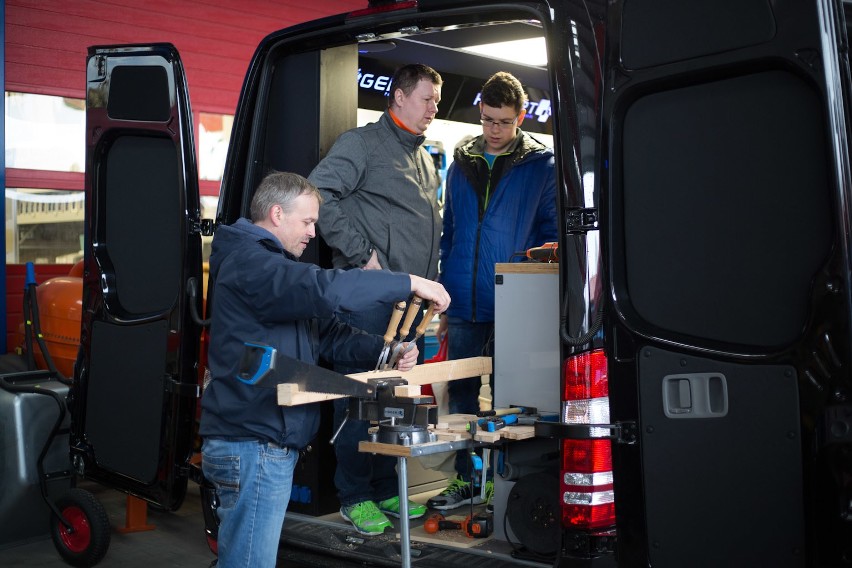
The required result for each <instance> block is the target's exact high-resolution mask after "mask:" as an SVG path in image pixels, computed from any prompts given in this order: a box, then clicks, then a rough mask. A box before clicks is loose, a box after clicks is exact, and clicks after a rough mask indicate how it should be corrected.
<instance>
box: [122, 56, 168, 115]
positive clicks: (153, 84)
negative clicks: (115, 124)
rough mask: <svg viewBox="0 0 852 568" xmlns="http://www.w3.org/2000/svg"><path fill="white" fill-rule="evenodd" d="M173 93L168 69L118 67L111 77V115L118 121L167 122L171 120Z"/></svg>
mask: <svg viewBox="0 0 852 568" xmlns="http://www.w3.org/2000/svg"><path fill="white" fill-rule="evenodd" d="M170 93H171V90H170V89H169V77H168V74H167V73H166V69H165V68H164V67H157V66H122V67H116V68H115V69H114V70H113V71H112V74H111V75H110V93H109V102H108V103H107V112H108V114H109V117H110V118H112V119H114V120H138V121H153V122H165V121H167V120H168V119H169V117H170V116H171V108H172V105H171V101H170V100H169V97H170Z"/></svg>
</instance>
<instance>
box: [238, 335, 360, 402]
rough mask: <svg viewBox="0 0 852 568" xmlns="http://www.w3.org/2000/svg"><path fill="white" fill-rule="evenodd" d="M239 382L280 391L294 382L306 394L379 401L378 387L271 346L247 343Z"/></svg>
mask: <svg viewBox="0 0 852 568" xmlns="http://www.w3.org/2000/svg"><path fill="white" fill-rule="evenodd" d="M236 378H237V380H239V381H241V382H243V383H245V384H247V385H252V386H255V387H260V388H270V389H274V388H277V387H278V385H279V384H281V383H293V384H295V385H298V386H299V390H300V391H302V392H317V393H326V394H340V395H344V396H356V397H359V398H375V396H376V388H375V386H373V385H371V384H369V383H365V382H362V381H359V380H358V379H353V378H351V377H347V376H346V375H341V374H340V373H336V372H334V371H330V370H328V369H325V368H323V367H320V366H318V365H312V364H310V363H305V362H304V361H300V360H298V359H295V358H293V357H288V356H287V355H282V354H281V353H278V350H277V349H275V348H274V347H272V346H270V345H264V344H262V343H251V342H246V343H245V349H244V350H243V356H242V358H241V360H240V367H239V370H238V373H237V377H236Z"/></svg>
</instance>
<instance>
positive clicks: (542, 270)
mask: <svg viewBox="0 0 852 568" xmlns="http://www.w3.org/2000/svg"><path fill="white" fill-rule="evenodd" d="M494 271H495V273H496V274H509V273H512V274H556V273H557V272H559V263H556V262H498V263H497V264H495V265H494Z"/></svg>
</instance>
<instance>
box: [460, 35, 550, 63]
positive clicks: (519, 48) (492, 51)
mask: <svg viewBox="0 0 852 568" xmlns="http://www.w3.org/2000/svg"><path fill="white" fill-rule="evenodd" d="M462 50H463V51H470V52H473V53H478V54H481V55H487V56H489V57H496V58H497V59H503V60H504V61H511V62H513V63H523V64H524V65H534V66H536V67H543V66H545V65H547V48H546V46H545V43H544V38H543V37H533V38H529V39H518V40H513V41H501V42H497V43H486V44H482V45H470V46H467V47H463V48H462Z"/></svg>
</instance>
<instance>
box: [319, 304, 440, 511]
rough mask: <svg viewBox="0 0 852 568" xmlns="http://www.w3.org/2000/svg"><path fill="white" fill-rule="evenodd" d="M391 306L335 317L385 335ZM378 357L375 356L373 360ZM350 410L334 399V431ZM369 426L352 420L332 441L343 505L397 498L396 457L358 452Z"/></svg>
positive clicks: (346, 369)
mask: <svg viewBox="0 0 852 568" xmlns="http://www.w3.org/2000/svg"><path fill="white" fill-rule="evenodd" d="M390 315H391V307H390V306H388V307H387V309H386V310H385V309H379V310H373V311H370V312H359V313H341V314H338V317H339V318H340V320H341V321H343V322H345V323H348V324H349V325H351V326H352V327H356V328H358V329H361V330H364V331H366V332H368V333H374V334H376V335H384V334H385V331H387V327H388V320H390ZM421 318H422V313H421V315H420V317H418V318H416V319H415V320H414V323H413V324H412V326H411V333H410V334H409V336H413V334H414V330H415V328H416V327H417V324H418V322H419V321H420V320H421ZM423 344H424V340H423V338H422V337H421V338H420V340H419V341H418V342H417V348H418V349H419V350H420V355H419V356H418V361H419V362H421V363H422V362H423ZM378 358H379V354H378V353H376V359H378ZM374 367H375V366H373V367H371V368H369V369H355V368H352V367H345V366H342V365H335V366H334V370H335V371H337V372H338V373H343V374H344V375H345V374H349V373H360V372H363V371H372V370H373V368H374ZM348 408H349V399H348V398H338V399H335V400H334V430H335V432H336V431H337V428H338V427H339V426H340V423H341V422H343V418H344V416H346V410H347V409H348ZM369 427H370V423H369V422H368V421H366V420H354V419H352V418H351V417H350V418H349V419H348V420H347V421H346V424H344V425H343V429H342V430H341V431H340V433H339V434H338V435H337V439H336V440H335V442H334V453H335V455H336V456H337V469H336V470H335V472H334V485H335V486H336V487H337V498H338V499H339V500H340V504H341V505H342V506H348V505H355V504H357V503H361V502H363V501H371V500H372V501H375V502H377V503H378V502H379V501H384V500H385V499H389V498H391V497H394V496H395V495H397V493H398V491H399V478H398V477H397V474H396V458H394V457H391V456H381V455H377V454H370V453H365V452H359V451H358V443H359V442H361V441H362V440H367V439H368V435H367V429H368V428H369Z"/></svg>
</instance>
